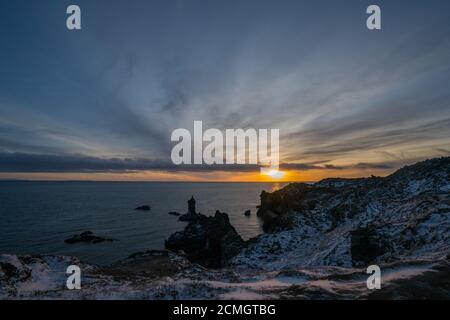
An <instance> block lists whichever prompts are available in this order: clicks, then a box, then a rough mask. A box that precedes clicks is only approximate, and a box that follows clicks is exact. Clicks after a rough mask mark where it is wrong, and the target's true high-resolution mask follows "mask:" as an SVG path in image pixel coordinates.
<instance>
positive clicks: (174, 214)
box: [169, 211, 181, 217]
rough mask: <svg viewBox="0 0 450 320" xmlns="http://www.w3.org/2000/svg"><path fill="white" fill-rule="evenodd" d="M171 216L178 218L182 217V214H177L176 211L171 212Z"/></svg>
mask: <svg viewBox="0 0 450 320" xmlns="http://www.w3.org/2000/svg"><path fill="white" fill-rule="evenodd" d="M169 214H170V215H172V216H177V217H178V216H181V213H179V212H176V211H170V212H169Z"/></svg>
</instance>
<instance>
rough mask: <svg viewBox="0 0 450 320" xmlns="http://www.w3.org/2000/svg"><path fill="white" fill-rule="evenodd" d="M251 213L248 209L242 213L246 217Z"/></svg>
mask: <svg viewBox="0 0 450 320" xmlns="http://www.w3.org/2000/svg"><path fill="white" fill-rule="evenodd" d="M251 214H252V212H251V211H250V210H245V212H244V215H245V216H246V217H250V215H251Z"/></svg>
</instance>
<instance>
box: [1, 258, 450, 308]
mask: <svg viewBox="0 0 450 320" xmlns="http://www.w3.org/2000/svg"><path fill="white" fill-rule="evenodd" d="M69 265H77V266H79V267H80V268H81V270H83V277H82V290H67V288H66V280H67V275H66V273H65V272H66V269H67V266H69ZM380 267H381V269H382V270H383V272H385V274H387V275H389V276H388V277H386V278H383V281H382V289H381V290H368V289H367V287H366V278H367V275H366V273H365V271H366V270H365V268H362V269H358V268H338V267H324V266H318V267H314V268H299V269H290V270H278V271H276V272H255V273H251V274H250V273H248V272H247V273H240V272H239V271H238V270H228V269H226V270H207V269H204V268H201V267H199V266H198V265H193V264H190V263H189V262H187V261H186V260H184V259H183V258H182V257H180V256H177V255H176V254H174V253H171V252H166V253H161V252H148V253H139V254H137V255H136V256H130V257H129V258H127V259H125V260H124V261H122V262H118V263H117V264H114V265H111V266H106V267H98V266H94V265H89V264H85V263H82V262H81V261H79V260H78V259H76V258H71V257H64V256H15V255H0V299H80V300H81V299H84V300H85V299H92V300H99V299H108V300H109V299H133V300H136V299H143V300H149V299H170V300H173V299H421V300H422V299H448V297H449V296H450V263H449V260H448V259H444V260H439V261H434V262H431V261H427V260H416V261H403V262H395V263H391V264H381V265H380Z"/></svg>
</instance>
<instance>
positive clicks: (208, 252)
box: [165, 211, 244, 268]
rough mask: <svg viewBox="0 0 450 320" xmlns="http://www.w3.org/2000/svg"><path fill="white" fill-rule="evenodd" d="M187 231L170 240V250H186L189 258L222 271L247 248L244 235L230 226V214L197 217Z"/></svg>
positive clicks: (167, 242) (175, 234)
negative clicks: (243, 248)
mask: <svg viewBox="0 0 450 320" xmlns="http://www.w3.org/2000/svg"><path fill="white" fill-rule="evenodd" d="M197 215H198V218H197V219H195V220H194V221H191V222H190V223H189V224H188V225H187V226H186V227H185V228H184V230H183V231H179V232H176V233H174V234H172V235H171V236H170V237H169V239H167V240H166V242H165V246H166V248H167V249H169V250H173V251H180V250H182V251H183V252H184V253H185V254H186V256H187V257H188V259H189V260H190V261H192V262H196V263H199V264H201V265H203V266H205V267H211V268H219V267H223V266H225V265H227V263H228V261H229V260H230V259H231V258H232V257H234V256H235V255H236V254H238V253H239V251H240V249H241V248H242V247H243V245H244V241H243V240H242V238H241V236H240V235H239V234H238V233H237V232H236V230H235V229H234V227H233V226H232V225H231V224H230V220H229V219H228V215H227V214H226V213H222V212H220V211H216V213H215V215H214V216H213V217H207V216H205V215H202V214H197Z"/></svg>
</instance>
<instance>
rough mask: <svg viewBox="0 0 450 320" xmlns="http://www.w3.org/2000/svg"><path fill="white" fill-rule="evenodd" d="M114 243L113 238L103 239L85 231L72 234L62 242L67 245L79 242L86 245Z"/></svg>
mask: <svg viewBox="0 0 450 320" xmlns="http://www.w3.org/2000/svg"><path fill="white" fill-rule="evenodd" d="M112 241H116V239H113V238H105V237H99V236H96V235H94V233H92V231H85V232H82V233H80V234H74V235H72V236H71V237H70V238H67V239H66V240H64V242H65V243H68V244H74V243H79V242H86V243H100V242H112Z"/></svg>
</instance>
